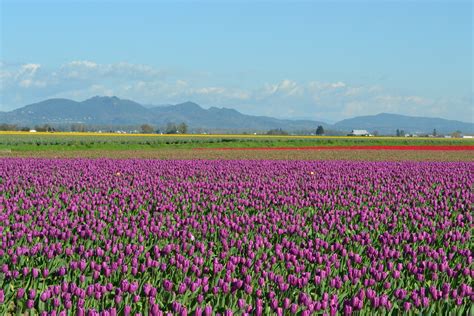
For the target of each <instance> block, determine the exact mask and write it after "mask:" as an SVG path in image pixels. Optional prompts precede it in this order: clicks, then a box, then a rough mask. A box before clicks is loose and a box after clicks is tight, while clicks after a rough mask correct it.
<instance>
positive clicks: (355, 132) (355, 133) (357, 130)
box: [347, 129, 372, 136]
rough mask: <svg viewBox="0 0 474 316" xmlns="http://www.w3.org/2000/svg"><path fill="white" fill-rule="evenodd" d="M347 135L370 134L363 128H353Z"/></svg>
mask: <svg viewBox="0 0 474 316" xmlns="http://www.w3.org/2000/svg"><path fill="white" fill-rule="evenodd" d="M347 136H372V135H371V134H370V133H369V132H367V131H366V130H365V129H353V130H352V132H350V133H349V134H347Z"/></svg>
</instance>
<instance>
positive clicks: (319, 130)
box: [316, 125, 324, 135]
mask: <svg viewBox="0 0 474 316" xmlns="http://www.w3.org/2000/svg"><path fill="white" fill-rule="evenodd" d="M316 135H324V127H322V126H321V125H319V126H318V128H317V129H316Z"/></svg>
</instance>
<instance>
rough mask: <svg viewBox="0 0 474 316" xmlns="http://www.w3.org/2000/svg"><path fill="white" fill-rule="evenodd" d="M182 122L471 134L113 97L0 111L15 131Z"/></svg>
mask: <svg viewBox="0 0 474 316" xmlns="http://www.w3.org/2000/svg"><path fill="white" fill-rule="evenodd" d="M181 122H185V123H186V124H187V125H188V126H189V127H190V128H191V129H193V128H194V129H197V128H201V129H209V130H220V131H229V132H230V131H232V132H251V131H267V130H270V129H277V128H281V129H283V130H286V131H289V132H295V131H310V130H311V131H314V130H316V127H317V126H318V125H322V126H323V127H324V128H325V129H326V130H332V131H341V132H345V133H347V132H349V131H351V130H352V129H366V130H367V131H369V132H374V131H378V132H379V133H380V134H394V133H395V131H396V129H400V130H404V131H405V132H407V133H431V132H432V131H433V129H435V128H436V130H437V132H438V133H440V134H442V133H451V132H454V131H457V130H459V131H461V132H463V133H471V134H472V133H474V124H472V123H465V122H460V121H453V120H445V119H441V118H428V117H413V116H405V115H398V114H388V113H381V114H378V115H371V116H358V117H354V118H351V119H345V120H342V121H339V122H337V123H335V124H332V125H331V124H326V123H324V122H320V121H312V120H285V119H277V118H272V117H267V116H253V115H246V114H243V113H240V112H239V111H236V110H234V109H229V108H217V107H211V108H209V109H204V108H202V107H201V106H200V105H198V104H196V103H193V102H185V103H180V104H176V105H163V106H152V105H146V106H143V105H141V104H139V103H137V102H134V101H130V100H124V99H119V98H117V97H99V96H97V97H93V98H90V99H87V100H85V101H82V102H77V101H73V100H68V99H49V100H45V101H42V102H38V103H34V104H30V105H26V106H24V107H22V108H19V109H16V110H13V111H10V112H0V123H8V124H17V125H19V126H30V127H32V126H35V125H38V124H45V123H48V124H52V125H62V126H64V125H68V124H72V123H83V124H86V125H95V126H115V125H117V126H139V125H141V124H144V123H147V124H151V125H153V126H155V127H163V126H165V125H166V124H167V123H176V124H178V123H181Z"/></svg>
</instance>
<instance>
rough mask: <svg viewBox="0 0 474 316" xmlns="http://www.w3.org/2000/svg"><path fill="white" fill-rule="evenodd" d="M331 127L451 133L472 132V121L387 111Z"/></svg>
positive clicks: (387, 131) (379, 130) (380, 131)
mask: <svg viewBox="0 0 474 316" xmlns="http://www.w3.org/2000/svg"><path fill="white" fill-rule="evenodd" d="M333 128H334V129H337V130H341V131H347V132H349V131H351V130H352V129H365V130H367V131H369V132H374V131H378V132H379V133H381V134H395V131H396V130H397V129H400V130H404V131H405V132H407V133H432V132H433V129H436V131H437V132H438V133H451V132H454V131H457V130H459V131H461V132H463V133H474V124H472V123H466V122H461V121H454V120H446V119H442V118H430V117H416V116H406V115H399V114H389V113H380V114H377V115H369V116H358V117H354V118H351V119H346V120H342V121H339V122H337V123H335V124H334V125H333Z"/></svg>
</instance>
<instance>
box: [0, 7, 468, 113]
mask: <svg viewBox="0 0 474 316" xmlns="http://www.w3.org/2000/svg"><path fill="white" fill-rule="evenodd" d="M472 40H473V37H472V3H471V2H470V1H464V2H453V1H437V2H433V1H392V2H389V1H335V2H329V1H306V2H297V3H294V2H290V1H260V2H254V1H232V2H231V1H214V2H205V1H177V2H174V1H73V2H70V1H52V2H51V1H50V2H46V1H10V0H2V1H1V42H0V43H1V46H0V52H1V56H0V61H1V64H0V67H1V68H0V75H1V76H0V78H1V86H0V89H1V90H0V92H1V99H0V110H10V109H13V108H16V107H19V106H22V105H25V104H28V103H32V102H36V101H40V100H43V99H45V98H51V97H67V98H72V99H76V100H81V99H86V98H88V97H91V96H94V95H117V96H119V97H122V98H130V99H133V100H136V101H139V102H142V103H146V104H168V103H178V102H183V101H187V100H192V101H196V102H198V103H200V104H202V105H203V106H205V107H209V106H225V107H233V108H236V109H238V110H240V111H242V112H245V113H250V114H262V115H272V116H277V117H289V118H308V119H324V120H328V121H336V120H339V119H342V118H346V117H351V116H355V115H366V114H376V113H380V112H391V113H400V114H409V115H422V116H440V117H445V118H451V119H460V120H464V121H473V104H472V97H473V84H472V74H473V60H472V59H473V57H472Z"/></svg>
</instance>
